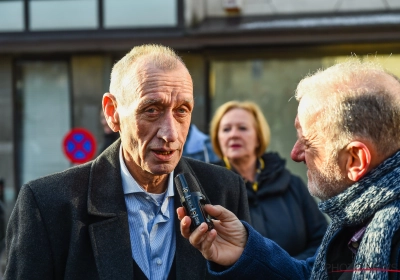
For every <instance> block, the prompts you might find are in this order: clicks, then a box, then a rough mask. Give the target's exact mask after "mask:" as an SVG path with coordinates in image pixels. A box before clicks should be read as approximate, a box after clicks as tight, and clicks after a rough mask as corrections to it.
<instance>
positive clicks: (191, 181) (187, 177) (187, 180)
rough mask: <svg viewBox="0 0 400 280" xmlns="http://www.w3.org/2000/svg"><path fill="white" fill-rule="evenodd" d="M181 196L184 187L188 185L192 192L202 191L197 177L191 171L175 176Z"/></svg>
mask: <svg viewBox="0 0 400 280" xmlns="http://www.w3.org/2000/svg"><path fill="white" fill-rule="evenodd" d="M174 182H175V184H176V186H177V189H178V192H179V196H182V195H183V193H182V188H184V187H187V188H188V189H189V191H190V192H201V190H200V185H199V183H198V182H197V180H196V178H195V177H194V176H193V175H192V174H190V173H180V174H178V175H177V176H176V177H175V178H174Z"/></svg>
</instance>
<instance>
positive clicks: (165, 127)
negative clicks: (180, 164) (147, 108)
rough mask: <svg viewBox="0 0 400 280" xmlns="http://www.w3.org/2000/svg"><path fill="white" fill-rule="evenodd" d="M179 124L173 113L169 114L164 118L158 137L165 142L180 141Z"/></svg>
mask: <svg viewBox="0 0 400 280" xmlns="http://www.w3.org/2000/svg"><path fill="white" fill-rule="evenodd" d="M178 129H179V123H178V122H177V121H176V119H175V118H174V116H173V114H172V112H168V113H166V114H165V115H164V117H163V118H162V121H161V122H160V127H159V129H158V133H157V137H158V138H161V139H163V140H164V141H165V142H174V141H176V140H177V139H178Z"/></svg>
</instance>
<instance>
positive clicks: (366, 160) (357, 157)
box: [346, 141, 371, 182]
mask: <svg viewBox="0 0 400 280" xmlns="http://www.w3.org/2000/svg"><path fill="white" fill-rule="evenodd" d="M346 156H347V160H346V172H347V177H348V178H349V179H350V180H351V181H353V182H357V181H358V180H360V179H361V178H362V177H364V176H365V175H366V174H367V173H368V171H369V170H370V167H371V151H370V148H369V147H368V145H366V144H364V143H362V142H359V141H354V142H351V143H349V144H348V145H347V147H346Z"/></svg>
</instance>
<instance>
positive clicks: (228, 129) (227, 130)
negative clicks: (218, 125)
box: [222, 127, 231, 132]
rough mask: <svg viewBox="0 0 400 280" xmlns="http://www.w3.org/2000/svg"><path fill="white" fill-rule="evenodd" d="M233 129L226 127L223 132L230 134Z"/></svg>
mask: <svg viewBox="0 0 400 280" xmlns="http://www.w3.org/2000/svg"><path fill="white" fill-rule="evenodd" d="M230 130H231V129H230V128H229V127H224V128H223V129H222V131H223V132H229V131H230Z"/></svg>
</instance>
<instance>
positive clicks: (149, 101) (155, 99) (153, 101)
mask: <svg viewBox="0 0 400 280" xmlns="http://www.w3.org/2000/svg"><path fill="white" fill-rule="evenodd" d="M159 102H161V98H152V99H146V100H143V102H142V105H148V104H154V103H159Z"/></svg>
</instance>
